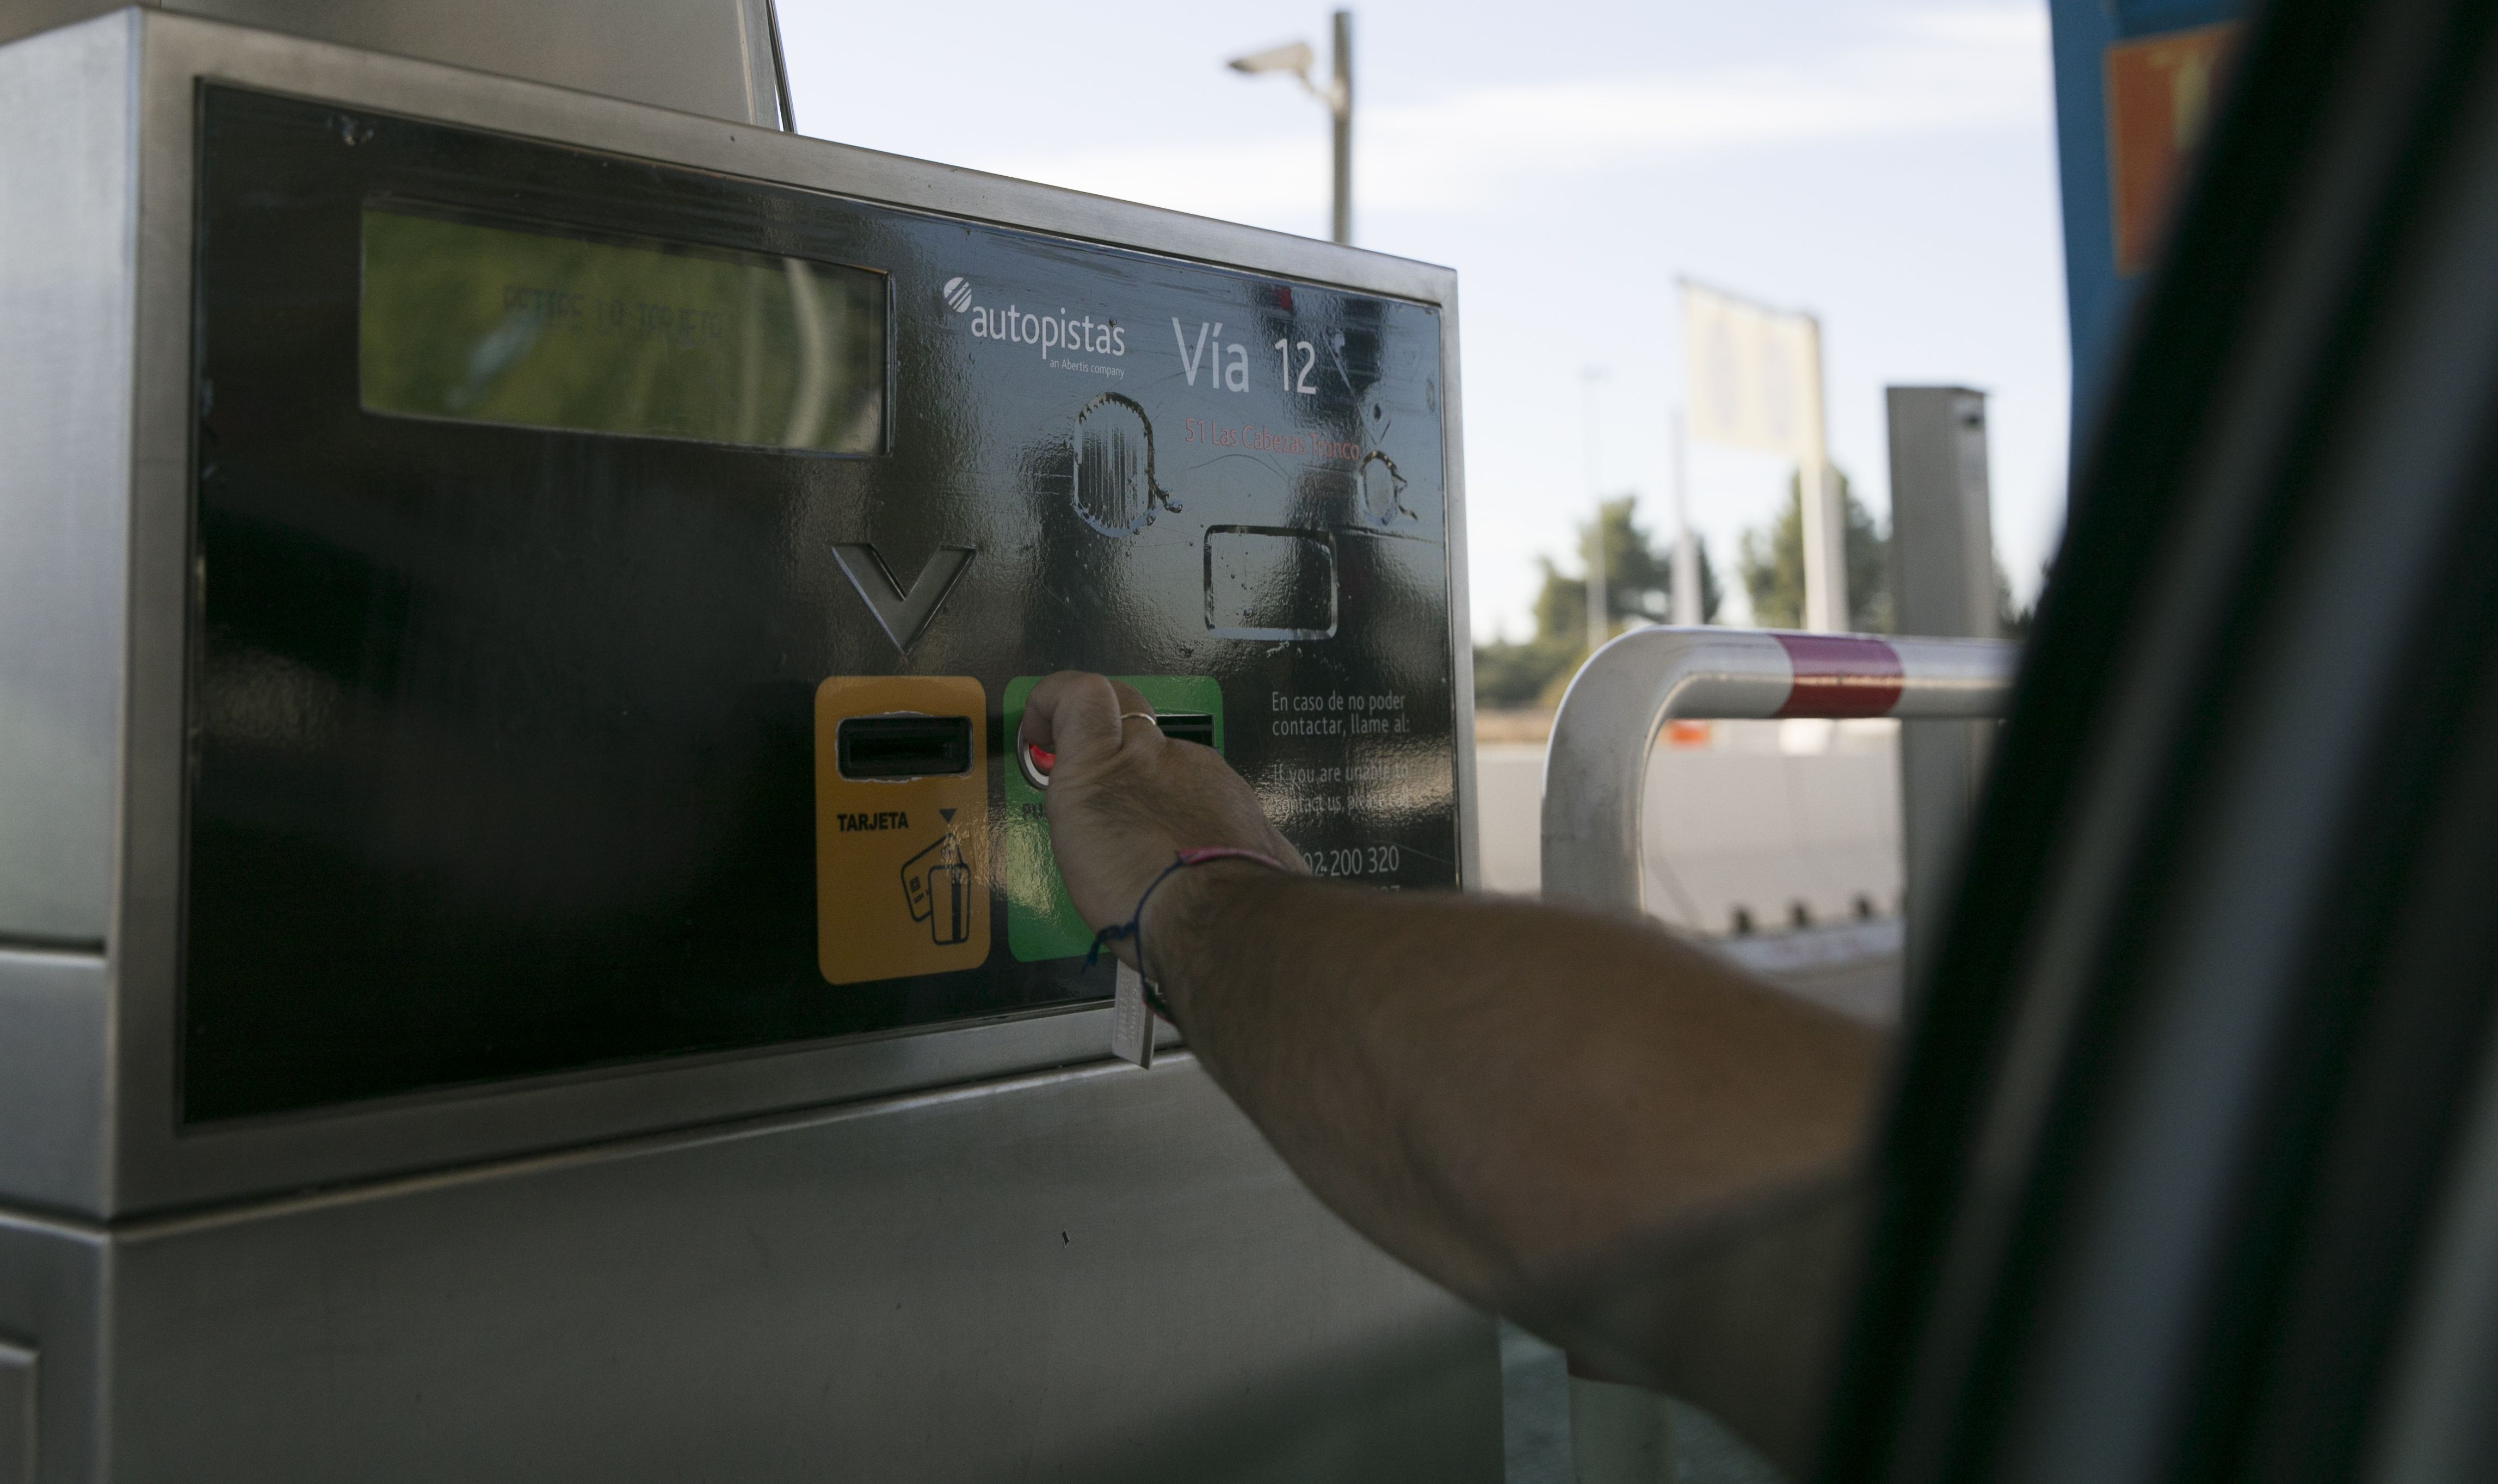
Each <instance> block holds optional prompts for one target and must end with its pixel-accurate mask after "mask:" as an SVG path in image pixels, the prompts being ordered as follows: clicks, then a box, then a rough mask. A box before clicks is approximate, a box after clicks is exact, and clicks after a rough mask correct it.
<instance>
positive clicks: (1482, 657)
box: [1475, 494, 1722, 706]
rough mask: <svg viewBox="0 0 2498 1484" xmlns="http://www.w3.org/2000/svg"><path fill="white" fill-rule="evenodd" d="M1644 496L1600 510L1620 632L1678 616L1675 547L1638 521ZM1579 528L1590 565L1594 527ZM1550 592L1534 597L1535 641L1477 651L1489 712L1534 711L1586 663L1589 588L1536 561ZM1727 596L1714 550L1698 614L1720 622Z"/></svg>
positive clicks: (1705, 557)
mask: <svg viewBox="0 0 2498 1484" xmlns="http://www.w3.org/2000/svg"><path fill="white" fill-rule="evenodd" d="M1638 503H1639V497H1638V496H1637V495H1630V494H1626V495H1623V496H1622V497H1621V498H1619V499H1614V500H1607V501H1605V502H1604V504H1603V505H1602V506H1600V507H1599V510H1600V519H1601V520H1602V521H1604V532H1605V611H1606V614H1607V615H1608V616H1609V617H1611V618H1612V620H1613V628H1614V632H1616V633H1619V632H1620V631H1621V626H1622V621H1623V620H1624V619H1630V618H1637V619H1641V620H1645V621H1648V622H1661V621H1663V620H1664V619H1665V618H1666V617H1667V616H1670V615H1671V614H1672V613H1673V612H1674V545H1673V543H1672V542H1671V541H1668V542H1665V543H1663V544H1662V545H1661V546H1660V545H1659V544H1658V542H1657V541H1656V540H1655V538H1653V537H1652V536H1651V535H1650V534H1649V532H1648V531H1647V530H1645V529H1643V528H1642V527H1641V525H1640V524H1639V522H1638V521H1636V520H1634V519H1633V517H1634V515H1635V514H1636V512H1637V509H1638ZM1590 523H1592V522H1588V523H1583V524H1582V525H1581V526H1580V527H1579V561H1580V565H1581V568H1582V569H1583V570H1584V569H1585V565H1586V559H1587V533H1588V525H1589V524H1590ZM1537 560H1538V561H1539V562H1541V563H1542V565H1543V568H1544V586H1543V588H1542V590H1541V591H1539V592H1538V593H1537V594H1536V596H1535V634H1534V637H1532V638H1530V639H1527V640H1524V641H1522V642H1521V643H1517V644H1510V643H1506V642H1503V643H1494V644H1489V645H1478V646H1476V647H1475V696H1476V698H1477V699H1478V700H1480V701H1482V702H1483V703H1484V704H1486V705H1489V706H1532V705H1535V704H1536V703H1538V702H1539V701H1550V700H1553V699H1555V698H1556V697H1555V694H1554V693H1555V692H1557V691H1558V689H1559V688H1560V686H1561V684H1562V682H1563V681H1564V680H1566V679H1568V677H1569V676H1570V675H1571V674H1572V673H1573V672H1575V671H1576V670H1577V669H1578V667H1579V664H1580V662H1581V661H1582V660H1584V659H1585V658H1586V655H1587V651H1588V645H1587V581H1586V579H1585V578H1584V577H1564V576H1562V575H1561V572H1560V571H1559V569H1557V568H1555V567H1554V566H1553V562H1552V560H1551V558H1549V557H1538V558H1537ZM1721 596H1722V593H1721V591H1720V589H1719V586H1718V583H1717V573H1716V571H1715V569H1714V568H1713V566H1712V565H1711V564H1710V561H1709V549H1708V547H1706V546H1703V547H1701V549H1700V615H1701V619H1702V621H1704V622H1714V621H1715V619H1716V617H1717V607H1718V602H1719V599H1720V597H1721Z"/></svg>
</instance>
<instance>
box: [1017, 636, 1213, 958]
mask: <svg viewBox="0 0 2498 1484" xmlns="http://www.w3.org/2000/svg"><path fill="white" fill-rule="evenodd" d="M1111 679H1114V680H1117V681H1118V682H1120V683H1121V684H1123V685H1133V686H1135V687H1136V688H1137V694H1138V695H1141V696H1143V697H1144V698H1145V702H1146V704H1147V705H1149V706H1151V707H1152V708H1153V709H1154V710H1156V711H1158V712H1160V711H1199V712H1203V713H1204V714H1206V715H1209V716H1212V717H1213V718H1214V750H1215V751H1217V752H1221V751H1222V750H1223V687H1222V686H1221V685H1220V684H1218V683H1216V681H1215V680H1214V679H1212V678H1211V677H1208V676H1201V675H1117V676H1112V677H1111ZM1040 683H1041V677H1040V676H1037V675H1024V676H1017V677H1015V678H1014V679H1011V680H1009V681H1008V682H1007V690H1006V750H1005V756H1004V762H1005V767H1004V769H1003V772H1004V773H1005V774H1006V788H1007V806H1006V812H1005V814H1004V816H1003V822H1002V824H1001V827H1000V829H999V832H998V845H999V861H1000V864H1001V866H1002V868H1003V869H1002V871H1001V874H1002V876H1003V877H1004V879H1005V882H1006V890H1007V949H1008V951H1009V952H1010V953H1012V954H1013V955H1014V956H1015V958H1016V959H1017V960H1018V961H1020V962H1022V963H1039V962H1041V961H1042V960H1045V959H1074V958H1081V957H1083V955H1084V953H1085V951H1086V950H1088V949H1090V948H1091V947H1092V946H1093V931H1092V930H1091V929H1089V928H1087V927H1085V926H1084V919H1082V918H1081V917H1078V916H1076V915H1075V903H1073V902H1072V901H1070V900H1067V884H1066V883H1065V882H1063V881H1061V880H1059V879H1058V861H1057V859H1056V858H1055V857H1054V856H1052V855H1051V854H1050V852H1049V820H1048V818H1047V816H1046V815H1044V814H1043V813H1042V812H1041V803H1042V799H1041V790H1039V789H1037V788H1035V787H1033V786H1032V785H1031V784H1029V783H1027V782H1025V781H1024V777H1023V766H1022V760H1021V758H1019V757H1018V756H1017V755H1016V754H1017V751H1018V749H1017V746H1016V742H1015V739H1016V737H1017V736H1018V735H1019V734H1020V733H1021V732H1022V729H1023V703H1024V698H1025V697H1027V696H1029V695H1031V694H1032V688H1033V687H1034V686H1035V685H1038V684H1040Z"/></svg>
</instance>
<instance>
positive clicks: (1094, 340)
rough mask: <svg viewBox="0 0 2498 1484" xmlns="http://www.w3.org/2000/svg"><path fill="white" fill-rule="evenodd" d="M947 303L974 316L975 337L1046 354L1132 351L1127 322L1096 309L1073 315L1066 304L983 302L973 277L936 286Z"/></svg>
mask: <svg viewBox="0 0 2498 1484" xmlns="http://www.w3.org/2000/svg"><path fill="white" fill-rule="evenodd" d="M937 292H938V295H939V297H940V298H942V299H944V300H945V307H947V308H948V309H951V310H953V311H954V312H955V313H956V314H969V315H970V316H971V317H972V338H973V339H975V340H1004V341H1006V342H1007V343H1009V345H1029V346H1031V347H1032V348H1033V353H1034V354H1036V355H1038V356H1040V357H1041V359H1042V360H1044V361H1045V360H1047V359H1049V357H1050V356H1052V355H1054V354H1057V353H1059V352H1062V351H1064V352H1069V353H1081V354H1084V355H1087V356H1124V355H1126V354H1127V353H1128V332H1127V329H1126V327H1124V326H1122V325H1118V324H1115V323H1113V322H1111V321H1109V320H1097V319H1095V318H1093V317H1092V316H1091V315H1089V314H1086V315H1074V314H1070V313H1068V312H1067V310H1066V309H1065V308H1063V307H1062V308H1061V309H1060V310H1059V311H1058V312H1057V313H1056V314H1047V313H1043V312H1041V311H1040V310H1036V309H1026V308H1024V307H1023V306H1022V305H1020V304H1012V303H1010V304H1009V305H1007V306H1006V307H1005V308H1003V309H994V308H991V307H990V306H988V305H986V304H983V303H980V302H979V301H978V300H977V298H976V297H975V296H974V294H973V290H972V280H970V279H969V278H965V277H961V276H959V275H958V276H956V277H952V278H948V279H946V280H945V287H944V288H942V289H940V290H938V291H937Z"/></svg>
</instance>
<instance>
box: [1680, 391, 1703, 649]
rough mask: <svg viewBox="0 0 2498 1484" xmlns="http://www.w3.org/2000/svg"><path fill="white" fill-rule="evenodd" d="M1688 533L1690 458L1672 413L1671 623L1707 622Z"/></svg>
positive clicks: (1696, 555) (1694, 551)
mask: <svg viewBox="0 0 2498 1484" xmlns="http://www.w3.org/2000/svg"><path fill="white" fill-rule="evenodd" d="M1696 542H1697V538H1696V537H1694V536H1693V535H1692V533H1691V457H1690V454H1689V453H1688V452H1687V451H1686V450H1685V449H1684V447H1683V427H1682V409H1681V408H1680V407H1677V408H1675V409H1674V621H1675V622H1676V623H1678V624H1680V625H1681V626H1682V627H1684V628H1698V627H1699V626H1700V625H1701V624H1703V623H1706V622H1708V621H1709V620H1708V618H1707V616H1706V612H1705V610H1704V608H1703V606H1702V601H1701V600H1702V598H1703V597H1704V596H1705V595H1704V594H1703V593H1702V592H1701V590H1700V548H1699V546H1698V545H1697V544H1696Z"/></svg>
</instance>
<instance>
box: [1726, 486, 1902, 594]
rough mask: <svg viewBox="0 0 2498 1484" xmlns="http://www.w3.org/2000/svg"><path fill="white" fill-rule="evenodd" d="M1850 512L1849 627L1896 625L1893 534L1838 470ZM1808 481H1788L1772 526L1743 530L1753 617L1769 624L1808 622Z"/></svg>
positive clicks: (1743, 558)
mask: <svg viewBox="0 0 2498 1484" xmlns="http://www.w3.org/2000/svg"><path fill="white" fill-rule="evenodd" d="M1831 472H1832V474H1833V475H1834V477H1836V478H1837V479H1838V481H1839V497H1840V502H1841V506H1842V507H1843V508H1844V509H1845V510H1846V512H1847V538H1846V552H1847V626H1848V627H1849V628H1850V629H1853V630H1855V631H1856V632H1857V633H1860V634H1886V633H1889V632H1890V630H1891V538H1890V537H1889V535H1887V534H1886V533H1884V531H1883V530H1882V528H1881V527H1880V526H1879V525H1876V524H1875V523H1874V522H1873V513H1872V512H1870V511H1868V510H1867V509H1866V508H1865V507H1864V506H1863V505H1860V504H1858V503H1857V501H1856V496H1855V495H1854V494H1853V493H1851V492H1850V491H1849V489H1848V487H1847V476H1846V475H1845V474H1843V473H1840V472H1839V471H1838V470H1836V469H1834V470H1832V471H1831ZM1802 489H1803V481H1802V479H1801V478H1798V479H1793V480H1790V481H1788V483H1787V505H1786V509H1785V510H1783V511H1781V512H1780V513H1779V515H1778V518H1777V520H1776V521H1771V522H1770V523H1769V524H1768V525H1767V526H1762V527H1756V528H1754V529H1752V530H1748V531H1745V533H1744V541H1743V546H1742V547H1741V549H1740V551H1739V554H1738V565H1739V566H1740V567H1741V568H1742V569H1743V573H1744V590H1745V591H1746V592H1748V593H1750V594H1751V596H1752V621H1753V622H1755V623H1757V624H1760V625H1761V626H1762V627H1764V628H1774V629H1791V628H1798V627H1801V626H1802V625H1803V623H1804V496H1803V492H1802Z"/></svg>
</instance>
